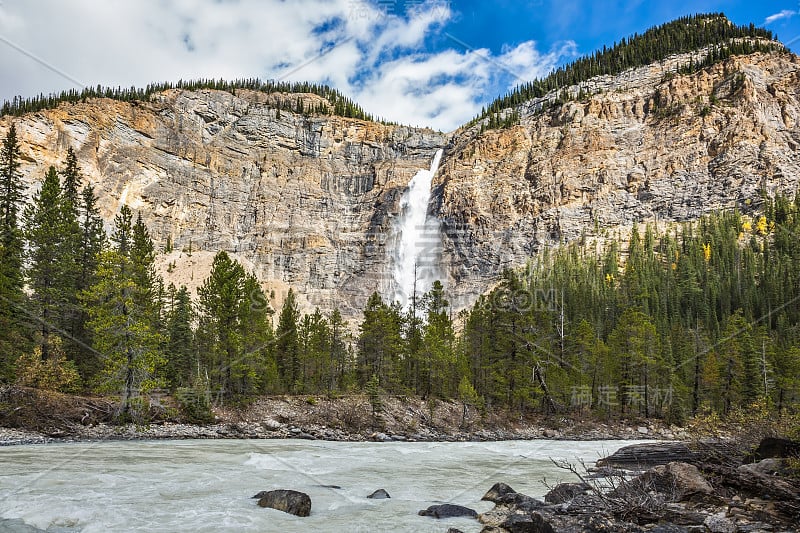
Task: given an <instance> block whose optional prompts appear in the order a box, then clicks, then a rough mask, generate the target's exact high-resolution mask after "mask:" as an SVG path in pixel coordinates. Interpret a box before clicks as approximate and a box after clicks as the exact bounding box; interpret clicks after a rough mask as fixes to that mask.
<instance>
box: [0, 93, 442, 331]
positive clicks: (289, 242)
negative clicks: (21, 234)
mask: <svg viewBox="0 0 800 533" xmlns="http://www.w3.org/2000/svg"><path fill="white" fill-rule="evenodd" d="M298 98H302V99H303V100H304V103H305V105H306V106H307V107H311V106H313V105H315V104H317V103H319V102H321V100H319V99H318V97H316V96H314V95H309V94H304V95H275V94H273V95H266V94H263V93H255V92H247V91H238V92H237V94H236V96H234V95H232V94H229V93H226V92H219V91H198V92H184V91H180V90H173V91H168V92H166V93H163V94H161V95H159V96H158V97H157V98H155V99H153V100H152V101H151V102H147V103H123V102H117V101H112V100H104V99H101V100H93V101H89V102H86V103H82V104H76V105H62V106H60V107H59V108H58V109H55V110H51V111H44V112H39V113H35V114H31V115H28V116H25V117H23V118H21V119H16V124H17V131H18V136H19V137H20V139H21V141H22V152H23V156H24V158H25V160H26V163H27V164H26V165H25V166H24V167H23V172H24V174H25V176H26V179H27V180H28V182H29V183H30V184H31V187H32V188H33V187H36V186H37V185H38V182H39V181H40V180H41V178H42V177H43V176H44V172H45V170H46V168H47V166H49V165H51V164H55V165H60V164H61V162H62V160H63V158H64V154H65V150H66V149H67V148H68V147H69V146H72V147H73V148H74V149H75V150H76V152H77V155H78V158H79V161H80V164H81V166H82V169H83V172H84V174H85V177H86V179H87V180H88V181H89V182H91V183H93V184H94V186H95V187H96V190H97V193H98V195H99V196H100V198H101V202H100V205H101V207H102V209H103V215H104V217H105V218H106V220H108V222H109V224H110V223H111V221H112V220H113V217H114V215H115V214H116V213H117V212H118V210H119V207H120V205H121V204H127V205H129V206H130V207H131V208H132V209H134V210H135V211H136V212H140V213H141V214H142V216H143V217H144V219H145V221H146V223H147V225H148V227H149V228H150V231H151V234H152V236H153V238H154V241H155V242H156V245H157V248H158V249H164V246H165V245H166V243H167V242H168V240H169V241H171V243H172V244H173V247H174V251H173V252H172V253H170V254H166V255H164V256H163V257H161V258H160V260H159V263H160V266H161V272H162V274H163V275H164V276H165V278H166V279H167V280H168V281H174V282H176V284H177V283H185V284H187V285H188V286H189V287H190V288H195V287H197V286H199V284H200V283H201V282H202V280H203V279H204V278H205V277H206V276H207V274H208V272H209V270H210V266H211V260H212V258H213V255H214V253H215V252H217V251H219V250H227V251H229V252H232V253H233V254H234V255H235V256H236V257H237V258H238V259H239V260H240V261H241V262H242V263H243V264H244V265H245V266H246V267H247V268H249V269H250V270H251V271H253V272H254V273H255V274H256V276H257V277H258V278H259V279H261V280H262V281H263V282H264V283H265V286H266V287H267V288H268V289H270V290H274V291H275V300H276V301H275V304H276V305H280V303H281V301H282V298H283V295H284V294H285V292H286V291H287V290H288V288H289V287H293V288H294V289H295V291H297V292H298V293H299V294H300V296H301V298H300V301H301V303H303V304H304V305H303V307H305V308H306V309H310V308H313V307H314V306H319V307H321V308H323V309H333V308H334V307H336V306H339V307H341V308H342V312H343V314H344V315H345V316H351V317H352V316H356V315H357V313H358V311H359V310H360V309H361V308H362V307H363V305H364V303H365V302H366V298H367V296H368V295H369V294H370V293H371V292H372V291H374V290H381V289H385V287H384V286H385V285H386V282H387V279H386V277H385V276H386V274H387V268H386V265H387V252H386V250H385V247H386V242H387V238H388V231H389V229H390V218H391V215H392V212H393V210H395V209H396V203H397V200H398V199H399V197H400V195H401V194H402V192H403V189H404V188H405V185H406V184H407V183H408V182H409V181H410V179H411V178H412V177H413V176H414V174H415V173H416V172H417V171H418V170H419V169H421V168H427V167H428V166H429V165H430V161H431V159H432V158H433V156H434V154H435V152H436V150H437V149H438V148H439V147H441V146H442V145H443V144H444V143H445V137H444V135H442V134H438V133H435V132H433V131H430V130H419V129H412V128H406V127H395V126H384V125H381V124H376V123H369V122H363V121H359V120H354V119H344V118H340V117H327V116H316V117H305V116H303V115H301V114H295V113H290V112H287V111H281V112H278V111H276V107H277V103H278V102H277V100H278V99H293V100H294V99H298ZM318 100H319V101H318ZM9 123H10V119H9V118H5V119H3V121H2V126H1V127H0V132H1V133H2V134H3V135H4V134H5V131H6V128H7V127H8V125H9Z"/></svg>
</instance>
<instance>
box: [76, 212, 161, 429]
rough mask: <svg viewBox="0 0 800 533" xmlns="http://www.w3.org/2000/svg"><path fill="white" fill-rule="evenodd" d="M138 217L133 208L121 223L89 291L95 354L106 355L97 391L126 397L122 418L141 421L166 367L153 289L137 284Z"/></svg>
mask: <svg viewBox="0 0 800 533" xmlns="http://www.w3.org/2000/svg"><path fill="white" fill-rule="evenodd" d="M132 218H133V216H132V213H131V211H130V209H129V208H128V207H127V206H122V208H120V213H119V214H118V215H117V217H116V218H115V226H114V232H113V237H112V240H113V242H114V248H113V249H111V250H107V251H104V252H102V253H101V254H100V256H99V263H98V270H97V282H96V283H95V284H94V285H93V286H92V287H90V288H89V290H87V291H85V293H84V296H83V299H84V302H85V305H86V307H87V312H88V315H89V322H88V324H87V326H88V327H89V329H90V330H91V333H92V344H93V347H94V349H95V350H96V351H97V352H98V353H99V354H101V358H102V361H101V372H100V374H99V376H98V377H99V381H98V383H97V388H99V389H100V390H103V391H107V392H110V391H114V390H118V391H120V406H119V411H118V414H119V416H120V417H121V418H123V419H129V418H134V419H135V418H138V416H139V415H140V412H139V408H140V407H141V402H140V401H139V400H138V399H137V397H138V396H139V394H140V393H144V392H147V391H149V390H150V389H152V388H154V387H156V386H159V385H160V384H161V381H160V379H159V377H158V372H159V370H160V369H161V368H162V367H163V366H164V362H165V361H164V359H163V354H162V353H161V352H160V349H161V347H162V346H163V344H164V339H163V335H162V333H161V332H160V331H158V330H157V329H156V328H155V327H154V323H153V316H152V306H151V305H149V294H150V293H149V292H148V291H149V289H150V288H149V287H144V286H142V285H141V284H140V283H139V282H138V280H137V279H136V272H137V269H141V265H135V264H134V263H133V259H132V257H131V255H132V254H131V250H132V246H133V228H132V223H131V220H132Z"/></svg>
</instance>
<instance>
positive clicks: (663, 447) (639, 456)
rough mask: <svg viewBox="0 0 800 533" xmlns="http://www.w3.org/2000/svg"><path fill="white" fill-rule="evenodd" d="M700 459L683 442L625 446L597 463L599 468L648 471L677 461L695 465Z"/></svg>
mask: <svg viewBox="0 0 800 533" xmlns="http://www.w3.org/2000/svg"><path fill="white" fill-rule="evenodd" d="M699 459H700V456H699V455H698V454H697V452H695V451H693V450H691V449H690V448H689V446H687V445H686V444H685V443H683V442H648V443H644V444H631V445H630V446H623V447H622V448H620V449H619V450H617V451H616V452H614V453H613V454H611V455H609V456H608V457H604V458H602V459H599V460H598V461H597V466H598V467H604V466H606V467H608V466H610V467H613V468H624V469H646V468H649V467H651V466H657V465H665V464H667V463H672V462H675V461H680V462H683V463H695V462H697V461H698V460H699Z"/></svg>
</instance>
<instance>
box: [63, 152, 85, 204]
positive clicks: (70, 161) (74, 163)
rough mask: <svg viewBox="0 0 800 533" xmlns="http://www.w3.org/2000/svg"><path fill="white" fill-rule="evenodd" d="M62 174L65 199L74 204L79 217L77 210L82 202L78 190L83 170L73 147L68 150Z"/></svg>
mask: <svg viewBox="0 0 800 533" xmlns="http://www.w3.org/2000/svg"><path fill="white" fill-rule="evenodd" d="M60 174H61V178H62V180H63V183H64V185H63V191H64V198H65V199H66V200H68V201H69V202H70V203H71V204H72V207H73V208H74V209H75V211H76V216H77V209H78V205H79V201H80V198H79V197H78V188H79V186H80V182H81V170H80V167H79V166H78V158H77V156H76V155H75V151H74V150H73V149H72V147H71V146H70V147H69V149H68V150H67V157H66V159H65V160H64V168H63V169H62V170H61V172H60Z"/></svg>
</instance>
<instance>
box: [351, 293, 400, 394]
mask: <svg viewBox="0 0 800 533" xmlns="http://www.w3.org/2000/svg"><path fill="white" fill-rule="evenodd" d="M359 330H360V335H359V339H358V345H359V357H358V369H357V371H358V382H359V384H360V385H361V386H362V387H365V386H366V385H367V381H368V380H369V379H371V378H373V377H374V378H375V379H377V380H378V383H379V384H380V385H381V386H382V387H383V388H384V389H387V390H391V389H392V388H395V387H397V385H398V384H397V383H396V381H397V380H396V378H397V375H398V374H399V372H398V369H399V366H400V364H399V363H400V362H401V354H402V347H403V346H402V335H401V332H402V319H401V317H400V309H399V307H394V306H389V305H386V304H385V303H384V301H383V299H382V298H381V297H380V295H379V294H378V293H373V294H372V295H371V296H370V297H369V300H368V301H367V306H366V308H365V309H364V320H363V321H362V322H361V325H360V326H359Z"/></svg>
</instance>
